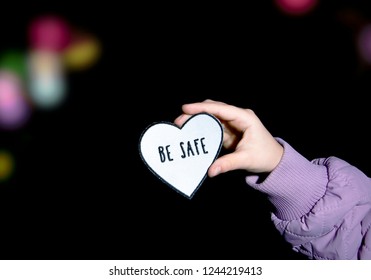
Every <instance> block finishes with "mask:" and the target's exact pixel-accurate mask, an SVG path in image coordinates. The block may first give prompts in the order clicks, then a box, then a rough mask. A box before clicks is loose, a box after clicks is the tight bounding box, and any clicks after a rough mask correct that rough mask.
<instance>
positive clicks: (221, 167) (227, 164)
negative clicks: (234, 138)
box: [208, 151, 246, 177]
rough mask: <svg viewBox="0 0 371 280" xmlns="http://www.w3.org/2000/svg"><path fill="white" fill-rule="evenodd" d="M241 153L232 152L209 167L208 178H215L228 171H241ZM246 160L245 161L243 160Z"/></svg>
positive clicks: (242, 159)
mask: <svg viewBox="0 0 371 280" xmlns="http://www.w3.org/2000/svg"><path fill="white" fill-rule="evenodd" d="M242 155H243V154H242V153H238V152H236V151H235V152H233V153H231V154H227V155H224V156H221V157H220V158H218V159H217V160H215V161H214V163H213V164H212V165H210V167H209V170H208V175H209V177H215V176H217V175H219V174H221V173H226V172H228V171H232V170H237V169H241V168H242V166H243V162H244V158H243V156H242ZM245 160H246V159H245Z"/></svg>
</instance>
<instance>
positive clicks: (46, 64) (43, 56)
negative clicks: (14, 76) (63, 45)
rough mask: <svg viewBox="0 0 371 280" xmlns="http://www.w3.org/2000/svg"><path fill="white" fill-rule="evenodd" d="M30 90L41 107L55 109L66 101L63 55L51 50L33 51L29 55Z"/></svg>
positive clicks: (31, 95)
mask: <svg viewBox="0 0 371 280" xmlns="http://www.w3.org/2000/svg"><path fill="white" fill-rule="evenodd" d="M28 69H29V74H28V75H29V79H28V92H29V96H30V98H31V100H32V102H33V104H34V105H35V106H36V107H37V108H40V109H48V110H49V109H53V108H56V107H57V106H61V104H62V103H63V102H64V101H65V99H66V95H67V85H66V79H65V73H64V67H63V63H62V61H61V57H60V56H59V55H58V54H56V53H54V52H49V51H43V50H39V51H31V52H30V53H29V57H28Z"/></svg>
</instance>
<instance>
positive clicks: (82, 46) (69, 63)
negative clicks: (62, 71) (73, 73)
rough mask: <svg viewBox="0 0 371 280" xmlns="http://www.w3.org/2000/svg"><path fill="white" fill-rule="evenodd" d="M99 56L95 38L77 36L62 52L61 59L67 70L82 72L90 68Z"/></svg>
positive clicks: (98, 46) (99, 52) (86, 35)
mask: <svg viewBox="0 0 371 280" xmlns="http://www.w3.org/2000/svg"><path fill="white" fill-rule="evenodd" d="M100 54H101V46H100V43H99V42H98V40H97V39H96V38H95V37H93V36H92V35H89V34H77V35H76V36H75V37H74V39H73V40H72V41H71V43H70V45H69V46H68V47H67V48H66V50H65V51H64V52H63V58H64V62H65V65H66V68H68V69H69V70H84V69H87V68H89V67H91V66H92V65H93V64H94V63H95V62H96V61H97V60H98V58H99V57H100Z"/></svg>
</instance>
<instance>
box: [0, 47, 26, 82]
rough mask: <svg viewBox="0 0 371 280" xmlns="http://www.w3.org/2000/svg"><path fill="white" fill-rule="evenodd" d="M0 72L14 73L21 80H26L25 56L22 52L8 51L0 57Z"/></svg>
mask: <svg viewBox="0 0 371 280" xmlns="http://www.w3.org/2000/svg"><path fill="white" fill-rule="evenodd" d="M0 70H6V71H10V72H14V73H15V74H16V75H18V76H19V77H20V78H21V79H22V80H24V79H25V78H26V75H27V74H26V55H25V52H24V51H22V50H16V49H10V50H7V51H5V52H4V53H2V54H1V55H0Z"/></svg>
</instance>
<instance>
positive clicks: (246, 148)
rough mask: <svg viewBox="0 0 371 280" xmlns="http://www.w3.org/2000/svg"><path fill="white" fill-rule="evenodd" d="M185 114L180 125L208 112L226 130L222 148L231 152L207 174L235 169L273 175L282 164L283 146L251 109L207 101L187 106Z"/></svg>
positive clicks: (222, 157)
mask: <svg viewBox="0 0 371 280" xmlns="http://www.w3.org/2000/svg"><path fill="white" fill-rule="evenodd" d="M182 110H183V112H184V114H182V115H180V116H179V117H178V118H177V119H176V120H175V121H174V123H175V124H176V125H178V126H181V125H182V124H183V123H184V122H185V121H186V120H187V119H188V118H189V117H190V116H191V115H194V114H198V113H201V112H206V113H209V114H212V115H214V116H215V117H217V118H218V119H219V120H220V121H221V123H222V125H223V129H224V138H223V146H224V148H226V149H230V150H232V152H231V153H229V154H226V155H223V156H221V157H219V158H218V159H217V160H216V161H215V162H214V163H213V164H212V165H211V166H210V168H209V170H208V175H209V176H210V177H214V176H216V175H218V174H220V173H224V172H228V171H231V170H236V169H245V170H247V171H249V172H254V173H263V172H271V171H272V170H273V169H274V168H275V167H276V166H277V165H278V163H279V162H280V160H281V157H282V154H283V147H282V146H281V145H280V144H279V143H278V142H277V141H276V140H275V139H274V138H273V136H272V135H271V134H270V133H269V131H268V130H267V129H266V128H265V127H264V125H263V124H262V123H261V121H260V120H259V118H258V117H257V116H256V115H255V113H254V112H253V111H252V110H250V109H242V108H239V107H235V106H232V105H228V104H226V103H223V102H218V101H213V100H210V99H208V100H205V101H203V102H198V103H192V104H185V105H183V106H182Z"/></svg>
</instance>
